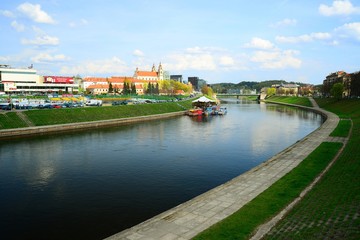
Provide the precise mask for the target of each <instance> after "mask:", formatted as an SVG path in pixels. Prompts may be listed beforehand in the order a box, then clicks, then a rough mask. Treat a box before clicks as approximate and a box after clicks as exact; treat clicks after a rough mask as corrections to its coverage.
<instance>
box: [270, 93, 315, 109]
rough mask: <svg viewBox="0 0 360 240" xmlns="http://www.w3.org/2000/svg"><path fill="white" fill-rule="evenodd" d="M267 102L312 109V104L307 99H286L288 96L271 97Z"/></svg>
mask: <svg viewBox="0 0 360 240" xmlns="http://www.w3.org/2000/svg"><path fill="white" fill-rule="evenodd" d="M266 101H272V102H279V103H287V104H296V105H301V106H305V107H312V104H311V102H310V100H309V98H307V97H286V96H271V97H270V98H267V99H266Z"/></svg>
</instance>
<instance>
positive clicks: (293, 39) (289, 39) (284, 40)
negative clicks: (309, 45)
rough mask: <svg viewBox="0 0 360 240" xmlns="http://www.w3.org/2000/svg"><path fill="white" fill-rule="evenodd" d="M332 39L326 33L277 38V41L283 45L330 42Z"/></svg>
mask: <svg viewBox="0 0 360 240" xmlns="http://www.w3.org/2000/svg"><path fill="white" fill-rule="evenodd" d="M330 38H331V34H330V33H326V32H317V33H311V34H304V35H300V36H295V37H284V36H276V38H275V39H276V41H277V42H281V43H299V42H312V41H315V40H328V39H330Z"/></svg>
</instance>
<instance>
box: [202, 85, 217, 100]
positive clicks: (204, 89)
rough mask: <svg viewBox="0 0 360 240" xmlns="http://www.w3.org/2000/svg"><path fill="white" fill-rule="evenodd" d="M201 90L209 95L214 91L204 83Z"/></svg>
mask: <svg viewBox="0 0 360 240" xmlns="http://www.w3.org/2000/svg"><path fill="white" fill-rule="evenodd" d="M201 92H202V93H203V94H204V95H208V96H210V97H212V96H213V95H214V92H213V90H212V88H211V87H208V86H207V85H204V86H203V87H202V88H201Z"/></svg>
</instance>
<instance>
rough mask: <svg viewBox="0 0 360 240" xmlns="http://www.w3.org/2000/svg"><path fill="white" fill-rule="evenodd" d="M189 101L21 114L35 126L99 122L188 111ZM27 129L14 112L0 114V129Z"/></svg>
mask: <svg viewBox="0 0 360 240" xmlns="http://www.w3.org/2000/svg"><path fill="white" fill-rule="evenodd" d="M190 107H191V100H187V101H180V102H168V103H156V104H138V105H125V106H124V105H120V106H104V107H84V108H62V109H36V110H30V111H23V114H24V115H25V116H26V117H27V118H28V120H29V121H30V122H31V123H33V124H34V125H35V126H46V125H54V124H65V123H77V122H87V121H99V120H107V119H117V118H128V117H138V116H148V115H154V114H162V113H170V112H179V111H184V110H185V109H189V108H190ZM21 127H28V125H26V123H25V122H23V121H22V120H21V119H19V117H17V115H16V113H15V112H7V113H6V114H0V129H9V128H21Z"/></svg>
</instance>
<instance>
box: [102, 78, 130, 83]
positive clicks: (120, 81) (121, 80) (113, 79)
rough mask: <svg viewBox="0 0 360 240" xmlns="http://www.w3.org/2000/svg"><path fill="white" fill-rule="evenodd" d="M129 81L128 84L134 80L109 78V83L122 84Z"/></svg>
mask: <svg viewBox="0 0 360 240" xmlns="http://www.w3.org/2000/svg"><path fill="white" fill-rule="evenodd" d="M125 79H126V81H129V82H134V80H135V79H134V78H133V77H111V78H109V79H108V80H109V82H111V83H123V82H124V81H125Z"/></svg>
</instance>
